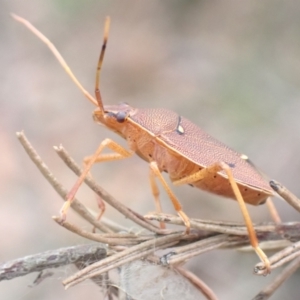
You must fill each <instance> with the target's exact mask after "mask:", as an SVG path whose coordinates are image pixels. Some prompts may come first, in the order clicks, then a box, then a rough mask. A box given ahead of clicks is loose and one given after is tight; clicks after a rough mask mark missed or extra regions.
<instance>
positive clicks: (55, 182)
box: [16, 131, 112, 232]
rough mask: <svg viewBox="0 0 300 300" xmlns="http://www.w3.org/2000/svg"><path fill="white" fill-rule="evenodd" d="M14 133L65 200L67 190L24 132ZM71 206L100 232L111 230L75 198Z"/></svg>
mask: <svg viewBox="0 0 300 300" xmlns="http://www.w3.org/2000/svg"><path fill="white" fill-rule="evenodd" d="M16 134H17V137H18V139H19V141H20V143H21V145H22V146H23V148H24V149H25V151H26V152H27V154H28V156H29V157H30V159H31V160H32V161H33V163H34V164H35V165H36V166H37V168H38V169H39V170H40V172H41V173H42V175H43V176H44V177H45V178H46V180H47V181H48V182H49V183H50V184H51V185H52V187H53V188H54V189H55V191H56V192H57V193H58V194H59V195H60V196H61V197H62V199H63V200H65V199H66V195H67V193H68V191H67V190H66V189H65V188H64V187H63V186H62V185H61V183H59V182H58V180H57V179H56V177H55V176H54V174H53V173H52V172H51V171H50V170H49V168H48V167H47V165H46V164H45V163H44V161H43V160H42V158H41V157H40V156H39V155H38V153H37V152H36V150H35V149H34V148H33V147H32V145H31V143H30V142H29V141H28V139H27V138H26V136H25V134H24V132H23V131H22V132H17V133H16ZM72 208H73V209H74V210H75V211H76V212H77V213H78V214H79V215H80V216H82V217H83V218H84V219H85V220H87V221H88V222H89V223H90V224H92V225H94V226H95V227H96V228H98V229H99V230H101V231H102V232H112V230H110V229H109V227H107V226H105V225H103V224H101V223H99V222H97V221H96V219H95V218H94V217H93V216H92V214H91V213H90V212H89V211H88V210H87V209H86V208H85V206H84V205H83V204H82V203H80V202H79V201H78V200H77V199H74V201H73V203H72Z"/></svg>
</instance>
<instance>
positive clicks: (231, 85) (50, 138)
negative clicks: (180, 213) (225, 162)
mask: <svg viewBox="0 0 300 300" xmlns="http://www.w3.org/2000/svg"><path fill="white" fill-rule="evenodd" d="M0 2H1V4H0V5H1V13H0V14H1V18H0V22H1V26H0V30H1V34H0V43H1V55H0V64H1V73H0V76H1V80H0V81H1V101H0V105H1V109H0V114H1V117H0V153H1V155H0V166H1V167H0V192H1V196H0V220H1V226H0V240H1V251H0V261H5V260H9V259H13V258H17V257H21V256H24V255H28V254H33V253H36V252H40V251H44V250H48V249H54V248H58V247H62V246H67V245H74V244H78V243H82V242H83V240H82V239H80V238H79V237H77V236H74V235H72V234H71V233H69V232H67V231H66V230H64V229H62V228H60V227H59V226H57V225H56V224H55V223H54V222H53V221H52V220H51V216H52V215H54V214H57V213H58V211H59V209H60V206H61V204H62V201H61V200H60V198H59V197H58V196H57V195H56V193H55V192H54V191H53V189H52V188H51V187H50V186H49V184H48V183H47V182H45V180H44V179H43V178H42V177H41V175H40V174H39V172H38V171H37V169H36V167H35V166H34V165H33V164H32V163H31V162H30V161H29V159H28V157H27V156H26V154H25V153H24V150H23V149H22V148H21V146H20V145H19V143H18V141H17V139H16V136H15V132H16V131H20V130H24V131H25V132H26V134H27V136H28V137H29V138H30V140H31V141H32V143H33V144H34V146H35V147H36V149H37V150H38V151H39V152H40V154H41V155H42V157H43V158H44V159H45V161H46V163H47V164H48V165H49V166H50V167H51V169H52V170H53V171H54V173H55V174H56V175H57V177H58V178H59V179H60V180H61V181H62V182H63V183H64V184H65V185H66V186H67V187H71V186H72V184H73V183H74V180H75V176H74V175H73V174H72V172H71V171H69V170H68V169H67V168H66V167H65V166H64V164H63V163H62V162H61V161H60V159H58V157H57V156H56V154H55V153H54V151H53V149H52V146H53V145H59V144H60V143H63V145H64V146H65V147H66V148H67V149H68V150H69V152H70V153H71V154H72V155H73V156H74V157H75V159H76V160H78V161H81V160H82V158H83V157H84V156H86V155H88V154H91V153H92V152H93V151H94V150H95V149H96V147H97V145H98V144H99V142H100V141H101V140H103V139H104V138H106V137H111V138H114V139H115V140H117V141H121V140H120V139H119V138H118V137H116V136H115V135H114V134H113V133H111V132H109V131H108V130H106V129H105V128H102V127H100V126H97V125H95V124H94V123H93V120H92V118H91V112H92V110H93V106H92V105H91V104H90V103H88V101H86V100H85V98H84V97H83V96H82V95H81V93H80V92H79V91H78V90H77V88H76V87H75V85H74V84H73V83H72V82H71V80H70V79H69V78H68V77H67V75H66V74H65V72H64V71H63V70H62V69H61V67H60V66H59V64H58V63H57V61H56V60H55V59H54V58H53V56H52V54H51V53H50V52H49V50H48V49H47V48H46V47H45V45H44V44H42V43H41V42H40V41H39V40H38V39H37V38H36V37H35V36H33V35H32V34H31V33H30V32H29V31H28V30H27V29H25V28H24V27H23V26H21V25H20V24H19V23H17V22H15V21H14V20H12V18H11V17H10V15H9V13H10V12H14V13H16V14H19V15H21V16H23V17H25V18H27V19H28V20H30V21H31V22H32V23H33V24H34V25H36V26H37V27H38V28H39V29H40V30H41V31H42V32H44V33H45V34H46V35H47V36H48V37H49V38H50V39H51V40H52V41H53V42H54V43H55V44H56V46H57V47H58V49H59V50H60V51H61V53H62V55H63V56H64V57H65V59H66V60H67V62H68V63H69V65H70V67H71V68H72V69H73V71H74V72H75V74H76V75H77V76H78V79H79V80H80V81H81V82H82V84H83V85H84V86H85V87H86V88H87V89H88V90H89V91H91V92H93V89H94V75H95V68H96V61H97V58H98V54H99V50H100V46H101V42H102V32H103V24H104V19H105V16H106V15H110V16H111V18H112V26H111V32H110V37H109V42H108V48H107V53H106V57H105V62H104V67H103V72H102V77H101V90H102V95H103V98H104V100H105V102H106V103H109V104H113V103H118V102H121V101H126V102H128V103H130V104H131V105H132V106H136V107H165V108H169V109H172V110H175V111H177V112H179V113H180V114H181V115H183V116H185V117H187V118H189V119H190V120H192V121H193V122H195V123H196V124H198V125H199V126H200V127H202V128H203V129H205V130H206V131H207V132H209V133H210V134H212V135H213V136H215V137H217V138H218V139H219V140H221V141H223V142H225V143H226V144H228V145H230V146H231V147H232V148H234V149H236V150H238V151H240V152H243V153H246V154H247V155H248V156H250V157H251V159H252V160H253V161H254V162H255V164H256V165H257V166H259V167H260V168H261V169H262V170H263V171H264V172H265V173H266V174H268V175H269V176H270V177H271V178H275V179H277V180H279V181H281V182H282V183H284V184H285V185H286V186H287V187H288V188H289V189H290V190H292V191H293V192H294V193H295V194H296V195H300V184H299V178H300V159H299V150H300V138H299V136H300V117H299V115H300V88H299V87H300V34H299V28H300V3H298V2H296V1H291V0H290V1H289V0H288V1H284V2H283V1H270V0H265V1H251V2H250V1H249V2H247V3H246V2H245V1H233V0H232V1H226V2H222V3H221V1H183V0H182V1H179V0H177V1H131V0H128V1H121V0H119V1H93V0H89V1H76V2H75V1H66V0H65V1H45V0H44V1H37V0H29V1H16V0H12V1H4V0H1V1H0ZM121 142H122V141H121ZM122 143H123V142H122ZM199 155H201V152H199ZM93 174H94V176H95V177H96V178H98V181H99V183H101V185H102V186H103V187H104V188H106V189H107V190H108V191H109V192H111V193H112V194H113V195H114V196H115V197H116V198H117V199H119V200H120V201H122V202H123V203H126V204H127V205H129V206H130V207H131V208H132V209H135V210H136V211H138V212H140V213H142V214H144V213H147V212H148V211H151V210H154V204H153V199H152V196H151V192H150V187H149V184H148V167H147V165H146V164H145V163H144V162H142V161H141V160H140V159H139V158H136V157H135V158H132V159H128V160H126V161H119V162H112V163H106V164H103V165H101V166H97V167H95V168H94V171H93ZM174 190H175V192H176V194H177V195H178V197H179V198H180V200H181V202H182V204H183V206H184V210H185V212H186V213H187V214H188V215H189V216H191V217H198V218H206V219H214V220H230V221H241V220H242V218H241V214H240V211H239V208H238V205H237V203H236V202H234V201H231V200H226V199H223V198H220V197H215V196H211V195H208V194H205V193H202V192H201V191H199V190H196V189H192V188H190V187H180V188H176V189H174ZM79 198H80V199H81V200H83V201H84V202H85V203H86V204H87V205H89V206H90V207H93V208H94V209H96V204H95V196H94V195H93V193H91V192H90V191H89V190H88V189H85V188H83V189H82V190H81V191H80V193H79ZM162 198H163V206H164V210H165V211H167V212H173V208H172V207H171V205H170V203H169V200H168V199H167V197H166V195H164V194H163V193H162ZM275 203H276V206H277V207H278V210H279V213H280V215H281V217H282V219H283V220H284V221H295V220H299V215H298V214H297V213H296V212H295V211H294V210H293V209H291V208H290V207H289V206H288V205H287V204H285V203H284V202H283V201H281V200H279V199H275ZM249 210H250V213H251V216H252V217H253V220H254V221H257V222H261V221H268V220H270V217H269V214H268V211H267V209H266V207H265V206H261V207H249ZM108 215H109V216H110V217H111V218H112V219H114V220H115V221H117V222H120V223H124V224H130V223H126V221H125V220H124V218H123V217H120V215H119V214H115V213H114V212H113V211H112V210H110V209H108ZM69 217H70V219H71V220H73V221H76V222H78V223H79V222H80V221H79V219H78V218H77V217H76V216H75V215H74V214H70V216H69ZM79 224H82V225H81V226H83V227H86V228H87V229H88V228H89V227H88V226H87V225H86V223H83V222H81V223H79ZM257 262H258V259H257V257H256V256H255V255H254V254H251V253H249V254H243V253H237V252H235V251H213V252H211V253H208V254H205V255H202V256H200V257H197V258H195V259H194V260H193V261H192V262H189V263H187V267H188V268H190V269H191V270H192V271H193V272H195V273H196V274H197V275H198V276H199V277H201V278H202V279H203V280H204V281H205V282H206V283H207V284H208V285H209V286H211V288H212V289H213V290H214V291H215V293H216V294H217V295H218V296H219V297H220V299H250V298H251V297H253V296H254V295H255V294H256V292H258V291H259V290H260V289H261V288H262V287H263V286H264V285H266V284H267V282H270V281H271V280H272V279H273V278H274V276H276V274H277V273H278V272H280V270H277V271H274V272H273V273H272V274H271V275H270V276H268V277H266V278H264V277H256V276H254V275H252V267H253V266H254V264H255V263H257ZM71 273H72V269H71V268H65V269H62V270H57V271H56V276H54V277H53V278H52V279H50V280H46V281H45V282H44V283H42V284H41V285H39V286H37V287H36V288H29V287H28V285H30V284H31V283H32V281H33V280H34V275H31V276H27V277H25V278H20V279H16V280H12V281H6V282H1V283H0V295H1V299H9V300H15V299H22V300H25V299H61V300H62V299H64V300H65V299H82V298H83V297H85V298H86V299H99V297H100V293H99V288H98V287H96V286H95V285H94V284H93V283H91V282H87V283H83V284H81V285H79V286H77V287H75V288H72V289H70V290H68V291H64V290H63V288H62V286H61V284H60V280H61V279H62V278H64V277H66V276H67V275H70V274H71ZM298 282H299V272H298V273H297V274H294V275H293V277H292V278H290V279H289V280H288V281H287V282H286V283H285V284H284V285H283V286H282V287H281V288H280V290H279V291H278V292H277V293H276V294H275V295H274V296H273V298H272V299H283V298H285V299H298V297H299V296H298V295H299V283H298Z"/></svg>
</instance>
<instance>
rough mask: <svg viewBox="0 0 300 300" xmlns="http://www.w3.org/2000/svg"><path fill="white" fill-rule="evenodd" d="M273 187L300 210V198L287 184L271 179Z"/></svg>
mask: <svg viewBox="0 0 300 300" xmlns="http://www.w3.org/2000/svg"><path fill="white" fill-rule="evenodd" d="M270 186H271V188H272V189H273V190H274V191H275V192H276V193H278V194H279V195H280V196H281V197H282V198H283V199H284V200H285V201H286V202H287V203H288V204H289V205H291V206H292V207H293V208H294V209H296V210H297V211H298V212H300V199H299V198H297V197H296V196H295V195H294V194H292V193H291V192H290V191H289V190H288V189H287V188H286V187H285V186H283V185H282V184H281V183H279V182H277V181H275V180H271V181H270Z"/></svg>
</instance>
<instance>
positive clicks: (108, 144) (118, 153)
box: [60, 139, 134, 221]
mask: <svg viewBox="0 0 300 300" xmlns="http://www.w3.org/2000/svg"><path fill="white" fill-rule="evenodd" d="M105 148H109V149H111V150H112V151H114V153H108V154H106V153H105V154H101V152H102V151H103V149H105ZM133 153H134V152H133V151H130V150H127V149H125V148H123V147H122V146H121V145H119V144H118V143H116V142H114V141H113V140H111V139H105V140H104V141H102V143H101V144H100V145H99V147H98V149H97V150H96V152H95V153H94V154H93V155H91V156H88V157H87V158H86V159H85V160H84V162H85V164H86V165H85V168H84V169H83V171H82V173H81V175H80V177H79V178H78V179H77V181H76V182H75V184H74V186H73V187H72V189H71V190H70V192H69V193H68V194H67V196H66V201H65V203H64V205H63V206H62V208H61V210H60V214H61V219H62V221H64V220H65V219H66V214H67V211H68V209H69V207H70V206H71V204H72V201H73V199H74V197H75V195H76V193H77V191H78V189H79V187H80V186H81V184H82V183H83V181H84V179H85V177H86V176H87V175H88V173H89V171H90V169H91V167H92V165H93V164H94V163H97V162H104V161H112V160H118V159H124V158H128V157H130V156H132V155H133Z"/></svg>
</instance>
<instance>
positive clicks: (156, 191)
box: [149, 168, 166, 229]
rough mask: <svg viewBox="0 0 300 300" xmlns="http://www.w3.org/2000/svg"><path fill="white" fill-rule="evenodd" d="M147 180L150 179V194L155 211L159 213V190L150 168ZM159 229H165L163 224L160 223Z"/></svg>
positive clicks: (160, 209)
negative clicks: (152, 197) (153, 201)
mask: <svg viewBox="0 0 300 300" xmlns="http://www.w3.org/2000/svg"><path fill="white" fill-rule="evenodd" d="M149 179H150V185H151V190H152V194H153V196H154V200H155V208H156V211H157V212H159V213H161V212H162V207H161V202H160V199H159V189H158V186H157V184H156V181H155V174H154V172H153V170H152V169H151V168H150V173H149ZM160 228H161V229H165V228H166V226H165V223H162V222H160Z"/></svg>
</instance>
